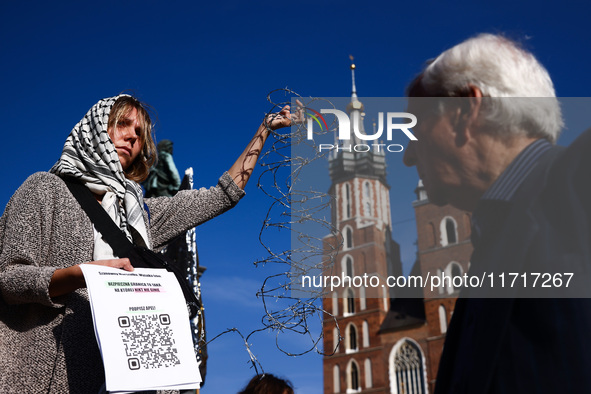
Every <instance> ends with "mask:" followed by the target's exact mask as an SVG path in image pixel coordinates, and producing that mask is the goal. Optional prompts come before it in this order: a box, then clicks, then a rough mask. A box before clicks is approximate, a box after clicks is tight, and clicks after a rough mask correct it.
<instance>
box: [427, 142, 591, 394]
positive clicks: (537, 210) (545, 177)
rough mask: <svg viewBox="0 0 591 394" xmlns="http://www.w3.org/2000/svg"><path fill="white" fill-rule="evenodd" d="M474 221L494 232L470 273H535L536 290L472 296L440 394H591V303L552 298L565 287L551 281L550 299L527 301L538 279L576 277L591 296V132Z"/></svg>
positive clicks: (443, 366) (457, 318) (460, 311)
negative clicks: (495, 296) (554, 275)
mask: <svg viewBox="0 0 591 394" xmlns="http://www.w3.org/2000/svg"><path fill="white" fill-rule="evenodd" d="M474 216H475V217H477V218H479V219H481V220H482V222H483V223H484V224H485V226H484V228H483V232H482V233H481V234H480V237H479V239H478V240H475V242H474V243H475V245H474V247H475V249H474V253H473V255H472V259H471V268H470V272H469V274H470V275H478V276H479V277H481V275H482V274H484V273H486V275H489V274H490V273H493V274H494V275H498V274H500V273H501V272H505V273H510V272H513V273H523V272H526V273H528V274H526V275H528V280H529V283H528V286H529V287H526V289H520V288H519V286H516V287H515V288H507V286H508V284H509V283H508V281H507V279H506V280H505V288H504V289H503V290H502V292H501V294H502V296H503V297H504V298H501V299H491V298H474V297H484V296H487V295H491V294H494V293H491V292H490V291H491V289H484V290H482V289H476V290H475V289H470V292H468V291H464V290H463V291H462V293H461V294H460V297H461V298H459V299H458V300H457V303H456V307H455V310H454V314H453V318H452V321H451V323H450V326H449V330H448V332H447V338H446V341H445V346H444V350H443V354H442V357H441V361H440V364H439V372H438V375H437V383H436V387H435V393H436V394H443V393H503V394H504V393H591V298H548V295H553V294H557V293H552V291H556V289H546V288H544V289H542V288H541V287H540V286H541V282H538V283H537V287H538V291H540V292H542V293H541V294H538V293H526V292H527V291H532V290H533V289H532V281H531V279H532V278H533V276H532V275H531V274H529V273H532V272H537V273H566V272H573V273H574V276H573V278H572V282H571V284H570V286H573V287H572V288H571V289H572V291H580V290H581V289H583V293H585V292H586V294H587V295H588V294H589V292H591V252H590V250H591V236H590V234H591V228H590V227H591V130H587V131H586V132H585V133H583V134H582V135H581V136H580V137H579V138H578V139H577V140H576V141H575V142H573V143H572V144H571V145H570V146H569V147H568V148H562V147H554V148H552V149H550V150H549V151H548V152H546V153H545V154H544V155H543V156H542V157H541V158H540V160H539V161H538V163H537V165H536V167H535V168H534V169H533V170H532V172H531V173H530V174H529V175H528V176H527V178H526V179H525V181H524V182H523V184H522V185H521V186H520V187H519V189H518V190H517V192H516V193H515V195H514V196H513V198H512V199H511V200H510V201H509V202H505V201H485V200H481V201H480V203H479V206H478V208H477V210H476V211H475V212H474ZM497 278H498V277H497ZM511 279H512V278H511ZM494 286H495V288H494V289H492V290H494V291H497V292H499V291H500V289H499V287H500V282H499V281H498V280H497V282H496V283H494ZM563 286H564V283H563ZM521 287H523V286H521ZM585 287H586V288H587V289H586V291H585V290H584V289H585ZM577 289H578V290H577ZM497 294H498V293H497ZM561 294H564V293H561ZM570 294H571V295H572V294H573V293H570ZM524 295H525V296H526V297H528V296H531V295H536V296H538V295H542V296H543V297H544V298H539V297H536V298H523V296H524ZM544 295H545V296H544Z"/></svg>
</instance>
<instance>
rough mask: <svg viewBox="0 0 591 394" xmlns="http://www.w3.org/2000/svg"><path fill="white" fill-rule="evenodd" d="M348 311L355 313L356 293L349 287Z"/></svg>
mask: <svg viewBox="0 0 591 394" xmlns="http://www.w3.org/2000/svg"><path fill="white" fill-rule="evenodd" d="M346 295H347V313H348V314H353V313H355V294H354V293H353V290H352V289H347V292H346Z"/></svg>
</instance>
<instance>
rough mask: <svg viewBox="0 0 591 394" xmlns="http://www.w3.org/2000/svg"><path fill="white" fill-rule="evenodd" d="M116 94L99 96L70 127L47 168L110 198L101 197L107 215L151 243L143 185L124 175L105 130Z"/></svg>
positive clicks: (129, 235) (147, 242)
mask: <svg viewBox="0 0 591 394" xmlns="http://www.w3.org/2000/svg"><path fill="white" fill-rule="evenodd" d="M119 97H121V96H116V97H110V98H106V99H103V100H100V101H99V102H98V103H96V104H95V105H94V106H93V107H92V108H91V109H90V110H89V111H88V112H87V113H86V115H85V116H84V118H82V120H81V121H80V122H78V124H77V125H76V126H74V128H73V129H72V132H71V133H70V135H69V136H68V138H67V140H66V143H65V145H64V149H63V151H62V155H61V157H60V159H59V160H58V162H57V163H55V165H54V166H53V167H52V168H51V170H49V171H50V172H52V173H54V174H56V175H58V176H60V177H73V178H77V179H80V180H81V181H82V183H84V184H85V185H86V187H88V188H89V189H90V190H91V191H92V192H93V193H95V194H99V195H105V197H104V198H107V199H111V200H113V203H112V204H105V201H103V207H105V209H106V210H107V213H108V214H109V216H111V218H112V219H113V220H114V221H115V222H116V223H117V224H118V225H119V227H120V228H121V230H123V231H124V232H125V234H127V236H128V238H129V239H130V240H133V239H132V236H131V230H130V228H129V227H130V226H131V227H132V228H133V229H134V230H135V231H136V232H137V233H138V234H139V235H140V236H141V238H142V240H141V241H143V243H144V244H145V245H146V246H147V247H150V244H149V241H148V234H147V230H146V225H145V223H144V218H143V214H142V212H143V208H142V207H143V194H142V189H141V187H140V185H138V184H137V183H135V182H133V181H131V180H129V179H127V178H126V177H125V174H124V172H123V167H121V162H120V161H119V156H118V155H117V151H116V150H115V145H114V144H113V142H112V141H111V138H110V137H109V134H108V131H107V129H108V123H109V114H110V112H111V108H112V107H113V104H114V103H115V101H116V100H117V99H118V98H119ZM135 241H136V243H137V241H139V240H137V239H135ZM141 241H140V242H141Z"/></svg>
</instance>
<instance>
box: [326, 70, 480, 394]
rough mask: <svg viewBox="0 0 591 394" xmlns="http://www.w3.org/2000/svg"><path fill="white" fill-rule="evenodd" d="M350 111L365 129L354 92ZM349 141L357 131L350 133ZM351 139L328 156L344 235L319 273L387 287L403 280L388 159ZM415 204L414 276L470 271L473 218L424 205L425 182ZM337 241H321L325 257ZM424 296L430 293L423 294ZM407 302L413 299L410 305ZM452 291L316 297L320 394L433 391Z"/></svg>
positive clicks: (344, 291)
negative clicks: (389, 281)
mask: <svg viewBox="0 0 591 394" xmlns="http://www.w3.org/2000/svg"><path fill="white" fill-rule="evenodd" d="M351 73H352V79H353V89H352V94H351V102H350V103H349V105H348V106H347V113H348V114H349V118H350V119H351V127H354V124H353V122H358V124H357V127H358V130H361V131H362V132H364V131H363V130H364V126H363V115H364V106H363V104H362V103H361V101H359V99H358V96H357V92H356V87H355V65H354V64H352V65H351ZM352 136H354V133H352ZM355 138H356V137H352V140H351V142H350V145H346V144H347V143H345V144H344V146H342V147H340V148H339V150H338V151H337V150H334V151H333V152H331V156H330V157H329V172H330V178H331V187H330V193H331V195H333V196H335V204H334V205H333V207H332V222H333V225H334V226H335V227H336V228H337V229H338V230H339V231H340V233H341V234H342V244H341V245H340V248H339V250H338V253H337V255H336V258H335V259H334V264H333V266H332V267H331V269H330V271H325V272H324V275H337V276H339V277H341V276H342V275H345V276H349V277H355V276H362V275H364V274H367V276H375V277H378V278H380V280H381V283H385V279H386V278H387V277H388V276H393V275H394V276H399V275H401V274H402V263H401V261H400V248H399V245H398V244H397V243H396V242H395V241H394V240H393V239H392V220H391V214H390V191H389V190H390V187H389V185H388V183H387V181H386V157H385V153H384V151H383V150H382V151H381V152H379V151H369V152H356V151H355V150H354V149H351V145H354V144H356V143H360V141H356V140H355ZM415 192H416V193H417V200H416V201H415V202H413V206H414V208H415V215H416V223H417V232H418V234H417V235H418V237H417V238H418V239H417V247H418V250H417V261H416V263H415V265H414V268H413V272H412V273H411V274H412V275H421V274H423V275H426V274H427V272H428V271H429V272H430V274H431V275H437V274H438V273H439V274H440V273H441V272H444V271H445V273H447V274H448V275H450V274H459V273H463V272H465V271H466V270H467V269H468V265H469V262H468V260H469V256H470V254H471V251H472V249H471V244H470V240H469V239H470V233H469V231H470V218H469V216H468V214H466V213H464V212H461V211H458V210H457V209H455V208H452V207H449V206H446V207H442V208H441V207H436V206H434V205H433V204H430V203H429V201H428V199H427V196H426V193H425V191H424V189H423V188H422V184H421V183H420V182H419V186H418V187H417V189H416V190H415ZM339 241H340V239H339V240H337V239H336V238H335V237H333V236H327V237H325V239H324V243H325V251H326V253H327V254H328V253H329V252H330V250H332V249H333V248H334V247H336V245H339ZM425 291H428V289H426V290H425ZM409 296H411V297H412V298H409ZM456 297H457V292H456V289H454V288H453V287H450V288H444V289H442V290H441V291H439V290H436V291H435V292H434V293H427V292H425V293H423V292H422V291H421V290H420V289H419V290H418V293H417V292H415V293H413V294H409V293H407V294H405V297H398V298H396V297H395V294H394V293H391V292H390V291H388V288H387V286H386V287H383V288H382V287H381V286H379V287H377V288H363V287H361V286H355V285H352V286H344V287H341V288H338V289H336V290H335V291H334V292H333V293H332V294H328V295H327V296H326V297H325V298H324V300H323V307H324V310H325V311H327V312H328V314H326V315H325V319H324V322H323V334H324V351H325V353H327V354H330V353H332V352H333V351H334V354H332V355H330V356H325V357H324V366H323V368H324V371H323V373H324V392H325V393H327V394H329V393H358V392H359V393H396V394H414V393H421V394H424V393H428V392H432V391H433V388H434V383H435V377H436V374H437V366H438V363H439V358H440V357H441V351H442V349H443V342H444V339H445V332H446V330H447V324H448V322H449V319H450V318H451V313H452V312H453V307H454V305H455V300H456Z"/></svg>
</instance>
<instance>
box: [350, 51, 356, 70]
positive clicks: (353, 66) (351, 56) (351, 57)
mask: <svg viewBox="0 0 591 394" xmlns="http://www.w3.org/2000/svg"><path fill="white" fill-rule="evenodd" d="M349 59H351V70H355V63H353V60H354V59H355V58H354V57H353V55H349Z"/></svg>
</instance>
